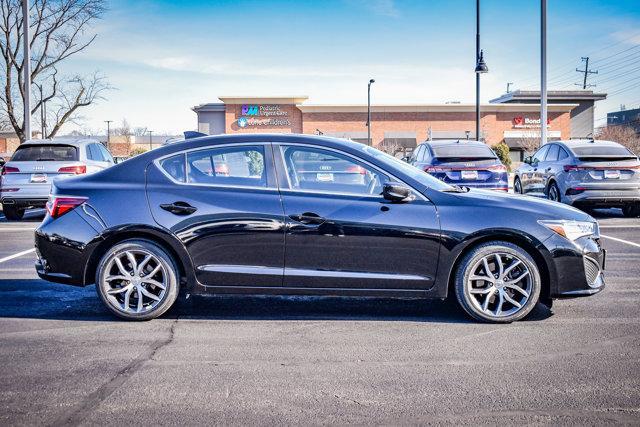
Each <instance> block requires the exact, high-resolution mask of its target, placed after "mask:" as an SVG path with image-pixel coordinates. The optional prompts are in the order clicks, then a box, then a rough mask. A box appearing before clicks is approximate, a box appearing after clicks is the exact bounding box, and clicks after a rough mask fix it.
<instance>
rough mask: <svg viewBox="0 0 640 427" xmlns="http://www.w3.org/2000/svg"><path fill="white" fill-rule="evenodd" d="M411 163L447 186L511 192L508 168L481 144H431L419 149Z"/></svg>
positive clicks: (461, 142) (450, 141) (435, 142)
mask: <svg viewBox="0 0 640 427" xmlns="http://www.w3.org/2000/svg"><path fill="white" fill-rule="evenodd" d="M409 163H410V164H412V165H413V166H415V167H417V168H418V169H420V170H423V171H425V172H427V173H429V174H431V175H433V176H434V177H436V178H438V179H439V180H441V181H443V182H446V183H447V184H452V185H460V186H465V187H471V188H484V189H487V190H500V191H508V190H509V175H508V173H507V168H506V167H505V166H504V165H503V164H502V162H501V161H500V159H499V158H498V156H496V154H495V153H494V152H493V150H491V148H489V146H488V145H486V144H484V143H482V142H478V141H466V140H462V141H461V140H443V141H428V142H425V143H422V144H420V145H418V146H417V147H416V149H415V151H414V152H413V154H412V156H411V158H410V159H409Z"/></svg>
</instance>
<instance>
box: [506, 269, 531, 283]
mask: <svg viewBox="0 0 640 427" xmlns="http://www.w3.org/2000/svg"><path fill="white" fill-rule="evenodd" d="M528 275H529V270H525V271H524V272H523V273H522V274H520V275H519V276H518V277H516V278H514V279H511V280H509V281H508V282H507V283H508V284H514V283H518V282H519V281H520V280H522V279H524V278H525V277H526V276H528Z"/></svg>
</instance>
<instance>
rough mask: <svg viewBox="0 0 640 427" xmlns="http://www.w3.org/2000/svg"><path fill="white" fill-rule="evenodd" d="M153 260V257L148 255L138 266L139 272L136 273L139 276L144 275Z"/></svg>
mask: <svg viewBox="0 0 640 427" xmlns="http://www.w3.org/2000/svg"><path fill="white" fill-rule="evenodd" d="M151 258H153V256H152V255H147V256H146V257H145V258H144V259H143V260H142V262H141V263H140V265H139V266H138V270H137V271H136V273H138V274H140V273H142V271H143V270H144V268H145V267H146V266H147V263H148V262H149V261H150V260H151Z"/></svg>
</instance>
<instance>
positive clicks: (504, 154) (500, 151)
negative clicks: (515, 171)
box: [493, 142, 511, 171]
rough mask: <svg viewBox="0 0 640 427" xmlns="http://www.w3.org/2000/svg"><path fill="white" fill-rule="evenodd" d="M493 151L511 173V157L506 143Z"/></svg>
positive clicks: (497, 146) (502, 143)
mask: <svg viewBox="0 0 640 427" xmlns="http://www.w3.org/2000/svg"><path fill="white" fill-rule="evenodd" d="M493 151H494V152H495V153H496V156H498V158H499V159H500V161H501V162H502V164H503V165H505V166H506V167H507V170H508V171H511V157H509V146H508V145H507V144H505V143H504V142H501V143H500V144H498V145H496V146H495V147H493Z"/></svg>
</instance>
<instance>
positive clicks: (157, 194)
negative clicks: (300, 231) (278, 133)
mask: <svg viewBox="0 0 640 427" xmlns="http://www.w3.org/2000/svg"><path fill="white" fill-rule="evenodd" d="M147 195H148V200H149V204H150V209H151V212H152V214H153V217H154V219H155V221H156V222H157V223H158V224H160V225H161V226H162V227H164V228H166V229H168V230H170V231H171V233H173V234H174V235H175V236H177V237H178V238H179V239H180V240H181V241H182V242H183V244H184V245H185V247H186V248H187V251H188V252H189V255H190V256H191V259H192V261H193V264H194V267H195V274H196V277H197V279H198V281H199V282H200V283H201V284H203V285H207V286H220V287H229V286H251V287H253V286H260V287H277V286H282V276H283V269H284V214H283V210H282V203H281V200H280V195H279V192H278V189H277V185H276V181H275V173H274V169H273V155H272V150H271V144H269V143H250V144H244V143H236V144H227V145H213V146H209V147H207V148H202V149H196V150H191V151H187V152H182V153H178V154H173V155H170V156H167V157H164V158H161V159H159V160H157V161H155V162H154V163H153V164H151V165H150V166H149V168H148V172H147Z"/></svg>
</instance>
